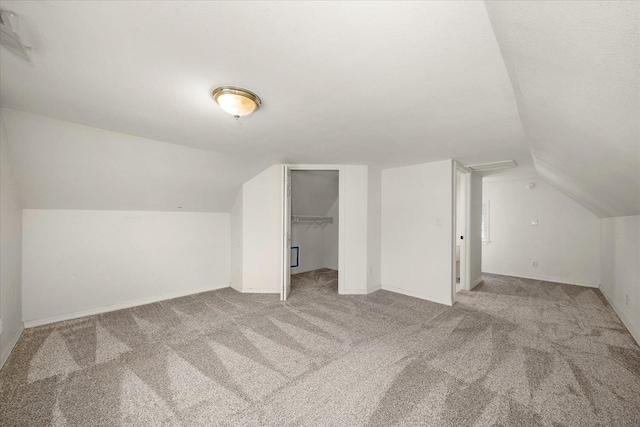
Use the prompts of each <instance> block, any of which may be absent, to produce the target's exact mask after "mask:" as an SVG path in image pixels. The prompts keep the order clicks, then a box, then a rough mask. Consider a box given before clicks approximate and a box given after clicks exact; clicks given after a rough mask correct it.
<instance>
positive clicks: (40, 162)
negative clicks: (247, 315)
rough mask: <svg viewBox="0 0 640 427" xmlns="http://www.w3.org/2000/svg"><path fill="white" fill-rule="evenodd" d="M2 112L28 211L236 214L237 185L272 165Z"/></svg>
mask: <svg viewBox="0 0 640 427" xmlns="http://www.w3.org/2000/svg"><path fill="white" fill-rule="evenodd" d="M3 59H4V57H3ZM2 112H3V115H4V116H5V122H6V126H7V132H8V136H9V146H10V148H11V156H12V158H11V161H12V165H13V169H14V172H15V176H16V180H17V181H18V184H19V186H20V195H21V198H22V202H23V207H24V208H25V209H78V210H121V211H173V212H176V211H178V209H176V207H177V206H182V209H183V210H187V211H189V212H229V211H230V210H231V206H232V204H233V201H234V198H235V195H236V193H237V191H238V188H239V187H240V186H241V185H242V184H243V183H244V182H245V181H246V180H248V179H250V178H251V177H253V176H255V175H256V174H257V173H259V172H260V171H261V170H262V169H263V167H266V166H263V165H265V162H264V161H256V160H252V159H249V158H247V156H242V157H232V156H228V155H224V154H219V153H216V152H213V151H211V150H198V149H194V148H190V147H183V146H180V145H176V144H169V143H166V142H162V141H157V140H151V139H144V138H139V137H136V136H131V135H126V134H122V133H117V132H110V131H107V130H104V129H98V128H95V127H90V126H82V125H79V124H76V123H71V122H65V121H62V120H56V119H52V118H49V117H43V116H38V115H35V114H29V113H24V112H20V111H13V110H5V109H3V110H2ZM184 129H187V128H184ZM183 134H184V132H183Z"/></svg>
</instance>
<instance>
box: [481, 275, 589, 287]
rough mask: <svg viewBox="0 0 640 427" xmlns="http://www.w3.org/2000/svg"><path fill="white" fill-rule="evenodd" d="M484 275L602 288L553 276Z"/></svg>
mask: <svg viewBox="0 0 640 427" xmlns="http://www.w3.org/2000/svg"><path fill="white" fill-rule="evenodd" d="M483 273H487V274H498V275H500V276H511V277H519V278H521V279H532V280H541V281H543V282H551V283H559V284H561V285H575V286H584V287H586V288H598V287H600V284H599V283H585V282H576V281H574V280H567V279H564V278H558V277H551V276H538V277H534V276H525V275H522V274H518V273H505V272H501V271H483Z"/></svg>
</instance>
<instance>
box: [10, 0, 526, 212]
mask: <svg viewBox="0 0 640 427" xmlns="http://www.w3.org/2000/svg"><path fill="white" fill-rule="evenodd" d="M2 7H5V8H7V9H11V10H13V11H14V12H16V13H17V14H18V15H19V16H20V18H21V20H22V21H21V23H22V24H23V25H22V28H23V29H24V30H25V32H26V33H28V35H29V36H30V39H31V41H32V44H33V51H32V54H33V55H32V56H33V61H32V63H30V64H29V63H26V62H24V61H22V60H20V59H19V58H16V57H15V56H14V55H12V54H11V53H9V52H7V51H6V50H5V49H4V48H2V49H1V50H0V55H2V58H1V59H2V60H1V61H0V66H1V74H2V79H0V85H1V90H0V103H1V105H2V106H3V107H4V108H6V109H11V110H17V111H21V112H25V113H30V114H32V115H34V116H37V117H35V118H34V117H31V118H24V117H26V116H24V117H23V116H20V117H21V118H24V120H23V121H22V122H20V123H18V120H17V117H19V115H18V114H7V115H6V116H7V117H6V122H7V128H8V130H9V139H10V146H11V147H12V148H13V152H14V153H18V154H16V156H17V155H19V156H20V165H19V166H18V167H19V168H20V169H22V172H20V171H19V172H18V175H19V176H21V177H23V178H21V179H19V180H21V181H25V180H26V181H27V182H22V185H21V188H22V189H24V190H23V192H29V194H26V195H25V197H23V198H24V199H25V200H28V201H29V207H34V208H60V207H64V206H69V207H74V208H77V209H104V206H105V205H112V206H119V209H146V208H147V207H154V209H161V208H160V206H165V205H166V206H167V209H175V205H176V204H177V203H182V202H179V200H178V199H179V197H176V193H177V194H178V195H179V193H180V189H181V188H182V191H184V192H185V193H188V192H195V191H196V190H195V189H196V188H203V191H199V192H196V193H197V194H196V193H194V194H193V198H194V199H196V198H197V197H200V198H202V199H205V198H209V199H211V200H213V199H215V198H216V197H218V196H217V195H218V194H219V195H220V197H222V198H224V200H225V202H224V203H222V202H221V203H217V202H216V203H215V206H214V204H213V203H212V204H211V209H213V208H216V209H230V208H231V206H230V203H229V202H227V201H226V200H229V197H228V193H229V192H232V190H236V191H237V188H238V184H237V183H238V181H239V180H240V179H241V178H244V179H245V180H248V179H250V178H251V175H250V176H247V175H246V173H245V171H249V172H250V171H251V170H254V169H255V168H254V167H253V166H252V167H248V168H244V169H243V170H239V169H238V166H237V162H236V161H235V160H234V161H229V163H228V164H225V163H224V162H221V161H218V159H223V158H227V157H220V156H232V157H233V159H239V160H243V161H244V162H246V163H247V164H248V165H263V164H265V163H266V164H274V163H324V164H370V165H376V166H379V167H393V166H402V165H409V164H417V163H425V162H431V161H437V160H442V159H447V158H456V159H458V160H460V161H462V162H463V163H468V164H472V163H485V162H490V161H496V160H504V159H508V158H514V159H516V160H517V161H519V162H525V163H526V162H529V163H531V160H530V156H529V153H528V151H527V148H526V145H525V144H524V134H523V132H522V127H521V124H520V120H519V116H518V110H517V107H516V102H515V98H514V96H513V91H512V89H511V83H510V81H509V76H508V74H507V70H506V69H505V67H504V63H503V61H502V57H501V55H500V50H499V48H498V44H497V43H496V40H495V37H494V35H493V31H492V29H491V24H490V22H489V18H488V16H487V11H486V9H485V6H484V4H483V3H482V2H449V1H443V2H357V1H356V2H277V1H274V2H271V1H265V2H215V1H191V2H187V1H179V2H176V1H127V2H121V1H44V0H43V1H36V2H29V1H5V0H3V1H2ZM226 84H232V85H238V86H244V87H246V88H248V89H250V90H252V91H255V92H256V93H257V94H258V95H260V97H261V98H262V100H263V105H262V106H261V108H260V110H259V111H258V112H256V114H253V115H251V116H249V117H247V118H244V119H240V120H238V121H235V120H233V118H232V117H230V116H229V115H227V114H225V113H223V112H222V111H221V110H220V109H219V108H218V106H217V105H216V104H215V102H214V101H213V99H212V97H211V91H212V90H213V89H214V88H215V87H216V86H218V85H226ZM43 116H44V117H48V118H53V119H58V120H63V121H67V122H74V123H76V124H80V125H85V126H91V127H93V128H98V129H105V130H109V131H113V132H117V133H119V134H126V135H133V136H137V137H142V138H145V139H146V140H148V141H147V142H149V141H158V147H160V146H161V143H160V141H161V142H164V143H172V144H179V145H183V146H187V147H191V148H198V149H202V150H207V151H210V152H213V153H216V154H218V155H220V156H213V157H212V156H205V155H204V153H201V152H199V151H198V152H197V153H198V154H197V155H200V154H202V156H203V157H212V161H213V162H214V163H215V164H216V169H217V170H216V172H215V175H216V176H222V177H225V176H226V177H227V178H228V179H227V178H223V179H221V180H220V186H221V188H218V189H214V188H213V187H209V188H210V190H206V191H204V187H203V186H200V185H198V186H196V185H192V184H189V183H190V182H192V180H191V178H190V179H189V180H185V181H184V184H179V183H178V182H175V185H173V186H172V192H171V194H169V193H168V192H164V191H162V188H164V187H162V186H152V185H151V184H152V179H149V180H147V181H148V182H149V185H148V186H145V185H143V184H141V183H139V184H137V185H136V188H137V190H138V191H139V192H141V193H143V194H144V195H145V197H146V198H148V199H149V200H148V203H145V204H142V203H139V202H138V201H137V200H141V199H139V198H138V199H135V198H132V197H128V198H126V199H125V197H124V196H123V197H120V196H119V194H120V191H119V189H120V187H121V186H122V180H120V181H114V182H113V183H110V181H108V180H102V181H100V182H92V181H94V175H89V176H87V175H86V174H84V175H79V174H80V172H82V171H84V170H104V169H105V167H104V165H102V164H99V162H102V161H103V160H102V159H101V157H100V156H85V155H83V153H82V152H81V151H78V150H82V149H86V147H85V146H83V144H82V140H78V141H76V140H75V139H74V141H76V142H77V143H74V144H67V145H64V146H63V145H62V144H63V142H64V141H65V140H66V139H68V138H67V136H66V133H67V132H66V130H65V132H64V133H63V132H58V133H59V135H57V137H56V138H48V140H46V141H45V140H38V141H35V140H33V141H31V140H30V141H26V142H25V141H20V140H18V139H17V138H18V137H19V136H20V137H24V138H32V139H33V138H40V139H42V133H38V134H36V133H35V132H32V131H29V128H31V127H32V125H31V124H30V123H29V122H30V121H31V120H32V119H33V121H36V120H37V121H38V122H41V121H44V120H41V119H39V118H38V117H43ZM58 127H63V126H62V125H60V126H58ZM66 128H67V127H65V129H66ZM68 128H74V129H75V127H73V126H68ZM23 130H24V131H23ZM85 131H86V132H84V133H82V135H83V136H82V137H83V138H84V139H85V140H87V139H89V137H87V136H86V135H87V134H89V133H90V132H88V130H86V129H85ZM12 135H13V138H12ZM76 136H78V135H77V134H76V133H74V136H73V138H76ZM115 137H116V136H114V138H115ZM117 138H120V137H119V136H118V137H117ZM20 144H24V145H25V146H23V147H22V148H19V147H18V145H20ZM87 144H94V145H95V141H87ZM129 144H130V143H129V142H126V143H123V144H121V145H119V146H117V147H116V146H115V145H110V146H109V148H108V149H109V150H113V153H112V154H113V156H114V158H116V157H118V156H120V155H124V154H122V150H126V147H128V145H129ZM26 145H28V146H29V147H39V146H46V147H47V148H48V149H49V150H50V151H51V153H53V154H54V155H55V157H54V160H56V162H53V161H52V162H50V163H49V164H48V165H46V164H45V166H46V167H47V168H48V170H49V171H50V172H51V174H53V175H56V177H57V178H56V179H55V180H48V182H47V181H45V179H44V178H43V177H44V176H46V174H44V173H37V174H34V173H31V171H33V170H35V169H36V168H38V167H41V166H42V165H41V163H39V162H41V157H42V156H41V155H38V153H36V152H34V151H32V150H30V149H29V148H27V147H26ZM53 145H60V150H62V151H59V150H56V148H55V147H54V146H53ZM163 147H164V146H163ZM165 148H166V147H165ZM145 149H147V150H150V151H154V152H155V151H157V150H156V149H155V148H154V144H151V143H149V144H146V147H145ZM158 150H160V149H159V148H158ZM163 150H164V149H163ZM167 150H168V148H167ZM163 152H164V151H163ZM56 153H59V155H58V154H56ZM152 157H153V158H154V159H155V158H158V157H159V158H162V159H164V158H165V157H163V156H162V155H161V153H159V154H158V155H157V156H156V155H153V156H152ZM229 158H231V157H229ZM68 159H76V161H78V162H84V163H85V164H84V165H75V166H74V167H73V168H62V167H58V166H56V165H57V164H66V163H65V162H67V161H68ZM58 160H59V161H58ZM143 160H144V158H141V159H130V161H127V163H126V164H127V168H128V169H131V170H133V171H134V172H135V168H136V165H137V164H139V165H140V167H141V168H150V167H151V166H148V165H147V162H146V161H144V162H143ZM95 162H98V164H96V163H95ZM111 163H112V164H114V165H115V164H116V162H111ZM167 163H168V168H169V169H171V170H174V172H172V173H173V174H174V175H176V174H179V175H181V176H187V177H188V176H192V175H193V174H192V171H188V170H185V169H184V168H180V167H179V165H175V164H172V163H171V161H170V160H168V161H167ZM156 164H158V165H160V163H157V162H156V163H154V165H156ZM155 167H156V166H153V168H154V170H155ZM132 176H137V173H132ZM207 176H208V175H207ZM163 178H164V179H167V180H168V178H169V177H163ZM95 179H98V178H95ZM194 179H195V178H194ZM198 179H199V178H198ZM66 182H74V183H78V182H82V185H79V184H78V185H75V186H74V187H73V188H70V187H66V186H63V184H64V183H66ZM116 183H118V186H116ZM93 184H95V185H93ZM53 187H55V188H53ZM97 187H100V188H102V189H104V192H105V194H110V195H113V197H112V198H110V199H109V200H106V197H105V198H103V199H98V200H96V199H97V198H96V197H95V194H93V193H89V191H90V189H91V188H97ZM151 187H153V188H158V191H155V190H154V189H153V188H151ZM222 187H224V188H222ZM147 188H149V191H146V189H147ZM71 190H73V192H72V191H71ZM46 194H58V195H59V196H60V197H56V198H55V200H57V202H56V203H55V204H52V200H51V199H52V198H45V195H46ZM123 194H124V193H123ZM169 201H171V202H169ZM98 202H100V203H98ZM184 203H186V202H184ZM202 208H203V209H204V208H205V206H202Z"/></svg>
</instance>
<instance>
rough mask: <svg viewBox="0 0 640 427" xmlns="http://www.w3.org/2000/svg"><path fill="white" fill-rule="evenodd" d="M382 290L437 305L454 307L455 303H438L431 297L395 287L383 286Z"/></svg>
mask: <svg viewBox="0 0 640 427" xmlns="http://www.w3.org/2000/svg"><path fill="white" fill-rule="evenodd" d="M382 289H384V290H385V291H390V292H395V293H397V294H402V295H406V296H408V297H414V298H420V299H423V300H427V301H431V302H435V303H437V304H443V305H449V306H451V305H453V303H452V302H451V301H438V300H435V299H433V298H432V297H430V296H428V295H424V294H422V293H420V292H413V291H407V290H406V289H401V288H396V287H394V286H389V285H382Z"/></svg>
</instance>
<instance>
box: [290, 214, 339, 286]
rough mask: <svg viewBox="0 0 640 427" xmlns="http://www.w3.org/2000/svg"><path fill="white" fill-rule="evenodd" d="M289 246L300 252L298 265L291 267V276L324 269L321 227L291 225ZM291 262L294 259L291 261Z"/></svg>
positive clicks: (306, 224)
mask: <svg viewBox="0 0 640 427" xmlns="http://www.w3.org/2000/svg"><path fill="white" fill-rule="evenodd" d="M336 219H337V218H336ZM327 227H328V225H327ZM291 246H297V247H298V248H299V250H300V258H299V264H300V265H299V266H298V267H292V268H291V274H298V273H304V272H306V271H312V270H318V269H320V268H324V267H325V241H324V229H323V228H322V227H317V226H316V225H313V224H308V223H298V224H296V223H293V224H291ZM293 262H295V259H292V263H293Z"/></svg>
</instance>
